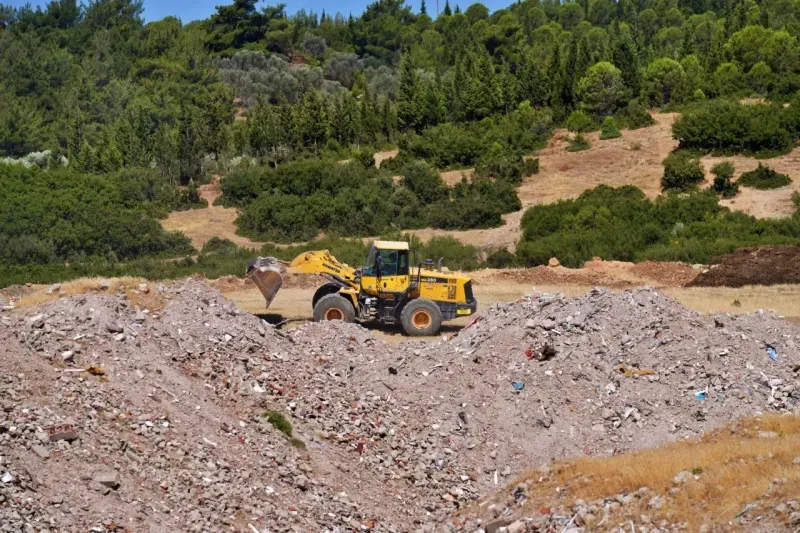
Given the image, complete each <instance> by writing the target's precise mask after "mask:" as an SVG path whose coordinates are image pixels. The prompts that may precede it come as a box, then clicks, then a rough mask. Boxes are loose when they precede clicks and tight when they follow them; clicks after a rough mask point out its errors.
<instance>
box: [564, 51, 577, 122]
mask: <svg viewBox="0 0 800 533" xmlns="http://www.w3.org/2000/svg"><path fill="white" fill-rule="evenodd" d="M577 68H578V40H577V39H576V38H574V37H573V39H572V41H570V43H569V52H568V53H567V63H566V64H565V65H564V76H563V78H562V80H561V99H562V100H563V102H564V103H565V104H566V106H567V108H569V109H573V108H574V107H575V87H576V86H577V85H578V77H577Z"/></svg>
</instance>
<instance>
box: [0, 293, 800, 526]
mask: <svg viewBox="0 0 800 533" xmlns="http://www.w3.org/2000/svg"><path fill="white" fill-rule="evenodd" d="M108 287H110V284H109V285H108ZM108 287H107V288H108ZM149 290H151V291H155V290H156V289H155V288H151V289H149ZM157 290H158V292H159V297H163V298H164V300H165V302H166V303H165V305H164V307H163V308H159V309H150V310H148V311H147V312H145V311H144V310H141V309H139V308H137V307H135V305H134V304H133V303H132V302H131V301H129V300H128V299H127V298H126V297H124V295H123V294H119V295H115V294H111V293H109V292H94V293H90V294H85V295H76V296H69V297H62V298H59V299H57V300H54V301H51V302H47V303H44V304H42V305H40V306H38V307H36V308H33V309H25V310H17V311H13V312H12V313H10V314H4V315H3V317H4V318H8V319H9V320H8V321H4V322H3V324H5V325H6V326H4V327H0V343H2V345H3V346H4V350H5V353H4V355H3V357H2V358H0V449H1V450H3V452H2V455H3V459H2V461H3V462H2V463H1V464H2V470H1V471H0V472H7V473H8V475H10V476H12V477H11V479H12V480H13V483H11V482H9V483H6V482H5V481H4V482H3V484H0V509H2V510H3V512H6V511H7V512H8V513H10V514H9V516H11V517H12V518H11V519H10V522H9V526H8V527H9V528H10V529H7V530H8V531H25V530H26V529H27V530H32V531H42V530H55V531H65V532H67V531H70V532H71V531H76V532H78V531H80V532H85V531H99V532H102V533H108V532H110V531H114V530H115V529H116V528H117V527H120V528H122V527H123V526H124V528H125V529H128V530H131V531H148V530H149V531H159V532H160V531H187V532H190V533H194V532H197V533H200V532H204V531H222V530H225V531H253V530H254V529H255V530H257V531H275V532H280V531H293V530H294V531H298V530H302V531H329V532H332V531H349V530H361V531H363V530H374V531H381V532H384V531H385V532H398V533H399V532H401V531H427V532H434V531H436V532H439V531H469V532H474V531H478V530H481V529H482V530H484V531H487V532H488V531H490V530H493V531H506V532H508V531H515V532H528V531H570V530H575V531H583V530H585V529H586V528H589V527H592V526H591V524H596V523H598V522H600V521H601V520H603V517H604V516H605V515H606V514H607V513H608V512H610V511H607V510H606V509H607V508H608V509H611V508H612V507H614V506H623V505H624V506H631V507H630V508H631V509H634V508H635V509H642V510H644V509H647V508H648V507H650V509H654V510H658V509H663V508H665V506H667V504H668V503H669V502H670V498H672V497H673V496H672V495H670V494H665V495H659V494H655V493H653V492H647V491H645V492H642V493H641V494H639V493H636V495H623V496H620V499H621V500H622V501H624V502H627V503H624V504H623V503H621V502H617V501H616V500H613V499H609V500H607V501H606V500H603V501H602V502H601V503H597V502H589V503H586V504H585V505H581V506H578V508H576V509H553V510H551V511H550V512H548V513H545V514H542V516H541V517H537V518H535V519H528V518H525V519H517V518H514V517H512V516H508V515H507V513H506V510H505V508H504V507H503V506H499V507H496V508H493V510H494V511H497V514H496V515H494V516H492V519H491V520H492V521H489V522H483V523H477V522H469V521H467V522H457V523H456V522H455V521H453V520H452V519H451V516H452V515H453V513H454V512H455V511H457V510H459V509H462V508H465V507H469V506H470V504H472V503H473V502H477V501H478V499H479V498H480V497H481V496H482V495H484V494H486V493H488V492H490V491H495V490H497V489H498V488H499V486H500V483H505V482H508V481H510V480H511V479H513V476H514V475H517V474H518V473H520V472H524V471H526V470H527V469H529V468H535V467H540V466H543V465H546V464H549V463H550V462H551V460H552V459H553V458H554V457H556V458H561V457H574V456H579V455H587V454H588V455H607V454H608V453H609V450H611V451H613V453H622V452H625V451H629V450H636V449H641V448H645V447H651V446H655V445H660V444H664V443H666V442H669V441H674V440H678V439H682V438H685V437H696V436H699V435H702V434H703V433H705V432H708V431H709V430H711V429H713V428H714V427H717V426H719V425H721V424H723V423H726V422H728V421H730V420H731V418H733V417H736V416H744V415H753V414H756V413H760V412H780V413H786V412H792V411H795V412H797V411H798V404H800V382H799V381H800V375H799V374H798V373H796V372H794V371H793V368H794V367H795V366H797V365H800V359H798V354H797V350H796V346H797V343H798V342H799V341H800V327H798V326H797V325H794V324H791V323H788V322H786V321H784V320H781V319H779V318H778V317H776V316H773V315H770V314H769V313H763V314H753V315H723V316H718V317H706V316H703V315H700V314H697V313H694V312H692V311H689V310H687V309H685V308H683V307H682V306H681V305H679V304H678V303H677V302H675V301H674V300H672V299H671V298H669V297H667V296H665V295H663V294H660V293H658V292H656V291H653V290H649V289H641V290H635V291H631V292H620V293H617V292H611V291H605V290H594V291H591V292H590V293H588V294H586V295H585V296H583V297H581V298H566V297H564V296H563V295H559V294H535V295H532V296H530V297H527V298H523V299H522V300H520V301H518V302H515V303H511V304H501V305H496V306H493V307H490V308H487V309H485V310H482V312H481V314H480V319H479V320H477V321H475V322H474V323H473V324H472V325H471V327H469V328H465V329H463V330H462V331H461V332H460V333H459V334H458V335H456V336H455V337H454V338H453V339H452V340H449V341H445V340H439V339H437V340H435V341H431V342H423V341H413V340H409V341H408V342H405V343H402V344H392V345H389V344H386V343H384V342H383V341H381V340H378V339H376V338H374V337H373V336H372V334H371V333H370V332H369V331H368V330H366V329H364V328H362V327H360V326H358V325H355V324H345V323H341V322H327V323H317V324H307V325H304V326H301V327H300V328H298V329H295V330H293V331H291V332H285V331H280V330H278V329H275V328H273V327H272V326H270V325H268V324H266V323H265V322H263V321H261V320H260V319H258V318H257V317H255V316H252V315H249V314H247V313H243V312H240V311H239V310H238V309H237V308H236V307H235V306H234V305H233V304H231V303H230V302H228V301H227V300H225V299H224V298H223V297H222V296H221V295H220V294H219V293H217V292H216V291H214V290H213V289H211V288H210V287H209V286H208V285H206V284H204V283H202V282H200V281H197V280H192V279H190V280H186V281H184V282H180V283H173V284H169V285H159V286H158V289H157ZM139 292H144V290H143V288H142V287H140V288H139ZM715 318H716V321H715ZM719 324H721V325H719ZM767 342H768V343H770V344H771V345H773V346H775V348H776V350H777V351H778V352H779V353H780V354H781V357H780V360H779V361H778V362H773V361H771V360H770V359H769V358H768V357H767V356H766V355H765V353H764V343H767ZM69 352H71V355H70V357H69V358H68V359H66V358H65V357H64V354H66V353H69ZM723 352H724V355H722V353H723ZM65 360H68V363H69V364H68V365H65V364H64V361H65ZM87 368H97V369H101V368H102V372H99V371H98V372H88V371H81V369H87ZM387 369H388V370H387ZM512 382H514V383H518V384H524V387H520V388H519V390H515V387H513V386H510V384H511V383H512ZM697 391H705V392H706V393H707V396H706V399H705V400H704V401H702V402H698V401H697V400H696V399H695V392H697ZM679 476H680V480H679V481H676V486H675V487H673V489H674V490H684V489H682V488H680V484H681V483H683V480H684V478H685V479H686V481H687V482H688V481H690V480H691V479H693V476H692V473H691V472H686V473H681V474H679ZM677 477H678V476H676V479H677ZM2 479H5V476H4V477H3V478H2ZM31 487H35V490H36V494H37V496H36V497H35V498H32V497H30V494H31V491H32V490H33V489H31ZM86 487H90V488H92V490H86ZM112 491H113V492H112ZM519 494H520V496H519V498H518V499H519V501H525V494H526V492H525V490H522V491H520V492H519ZM59 497H61V498H63V499H62V500H61V501H62V502H63V503H60V504H53V503H50V502H53V501H56V500H57V498H59ZM516 499H517V497H516V496H515V498H513V500H514V501H513V502H512V503H513V505H517V504H518V503H517V501H516ZM4 505H5V506H6V507H3V506H4ZM787 505H788V504H787ZM65 508H66V509H67V510H66V511H63V509H65ZM54 509H56V510H55V511H54ZM71 509H75V510H76V511H75V512H72V511H70V510H71ZM790 509H791V508H790V507H787V511H786V513H784V515H785V516H786V520H788V519H789V518H788V517H789V515H790V514H791V512H797V511H798V510H793V511H790ZM651 514H652V515H655V514H657V513H655V512H653V513H651ZM642 525H644V523H642ZM110 526H113V528H112V527H110ZM251 526H252V527H251ZM647 527H648V528H649V531H651V532H652V531H655V530H656V528H658V530H659V531H673V530H674V531H677V530H678V529H673V528H672V525H671V524H668V523H667V524H664V525H661V524H650V525H648V526H647ZM628 529H630V528H628ZM5 531H6V530H3V529H2V527H0V532H3V533H5ZM120 531H122V529H120Z"/></svg>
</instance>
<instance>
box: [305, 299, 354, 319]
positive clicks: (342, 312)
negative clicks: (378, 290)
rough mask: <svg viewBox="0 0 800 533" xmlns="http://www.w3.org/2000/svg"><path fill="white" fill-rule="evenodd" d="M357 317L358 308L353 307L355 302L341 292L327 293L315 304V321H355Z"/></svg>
mask: <svg viewBox="0 0 800 533" xmlns="http://www.w3.org/2000/svg"><path fill="white" fill-rule="evenodd" d="M355 318H356V310H355V309H354V308H353V304H351V303H350V302H348V301H347V299H346V298H345V297H344V296H342V295H341V294H328V295H325V296H323V297H322V298H320V299H319V301H318V302H317V305H315V306H314V322H322V321H323V320H341V321H343V322H353V321H354V320H355Z"/></svg>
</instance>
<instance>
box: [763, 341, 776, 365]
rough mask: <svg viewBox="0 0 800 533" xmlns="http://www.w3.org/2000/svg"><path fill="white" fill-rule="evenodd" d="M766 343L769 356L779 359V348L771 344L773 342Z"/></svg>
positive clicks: (774, 359)
mask: <svg viewBox="0 0 800 533" xmlns="http://www.w3.org/2000/svg"><path fill="white" fill-rule="evenodd" d="M765 345H766V347H767V355H768V356H769V358H770V359H772V360H773V361H777V360H778V350H776V349H775V347H774V346H773V345H771V344H766V343H765Z"/></svg>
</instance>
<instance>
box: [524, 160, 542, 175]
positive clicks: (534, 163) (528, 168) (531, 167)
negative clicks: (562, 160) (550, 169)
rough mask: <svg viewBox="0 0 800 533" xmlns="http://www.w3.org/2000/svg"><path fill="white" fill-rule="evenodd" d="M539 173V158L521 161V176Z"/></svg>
mask: <svg viewBox="0 0 800 533" xmlns="http://www.w3.org/2000/svg"><path fill="white" fill-rule="evenodd" d="M538 173H539V158H538V157H529V158H527V159H523V160H522V175H523V176H533V175H534V174H538Z"/></svg>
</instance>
